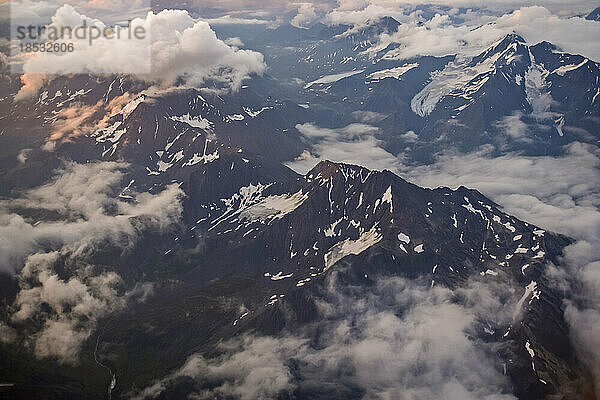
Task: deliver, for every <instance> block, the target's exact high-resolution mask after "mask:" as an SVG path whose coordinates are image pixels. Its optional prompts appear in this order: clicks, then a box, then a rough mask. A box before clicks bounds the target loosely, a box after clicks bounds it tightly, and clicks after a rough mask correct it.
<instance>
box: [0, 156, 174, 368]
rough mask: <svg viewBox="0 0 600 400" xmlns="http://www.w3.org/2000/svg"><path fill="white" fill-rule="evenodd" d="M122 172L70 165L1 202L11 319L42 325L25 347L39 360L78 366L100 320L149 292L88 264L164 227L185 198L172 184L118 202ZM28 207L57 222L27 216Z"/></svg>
mask: <svg viewBox="0 0 600 400" xmlns="http://www.w3.org/2000/svg"><path fill="white" fill-rule="evenodd" d="M125 167H126V165H125V164H122V163H115V162H100V163H90V164H85V165H82V164H74V163H70V164H67V165H66V166H65V167H64V169H62V170H61V171H59V173H58V175H57V176H56V177H55V178H54V180H53V181H52V182H50V183H48V184H46V185H43V186H40V187H38V188H35V189H32V190H29V191H28V192H26V193H25V194H24V195H23V196H22V197H20V198H17V199H11V200H5V201H3V202H2V203H1V204H0V265H2V268H3V270H4V271H3V272H5V273H6V272H9V273H14V272H16V277H17V280H18V282H19V291H18V293H17V296H16V299H15V302H14V304H13V305H12V307H11V312H10V318H11V321H13V322H16V323H19V322H22V321H26V320H29V319H30V318H35V319H36V320H38V321H42V322H44V325H43V326H42V327H41V328H40V329H39V330H36V328H35V326H36V325H35V324H33V325H27V326H28V327H26V328H25V329H26V333H27V334H26V335H25V336H24V337H25V339H26V340H25V344H26V345H28V346H30V347H31V348H32V349H33V351H34V352H35V354H36V355H37V356H39V357H47V356H53V357H57V358H58V359H59V360H60V361H62V362H69V363H74V362H76V360H77V353H78V350H79V346H80V345H81V343H82V342H83V341H84V340H85V339H86V338H87V337H88V336H89V335H90V333H91V332H92V330H93V329H94V327H95V324H96V321H97V320H98V318H100V317H102V316H104V315H106V314H107V313H110V312H112V311H115V310H119V309H122V308H123V307H125V305H126V304H127V303H128V302H129V301H131V300H134V299H136V300H143V299H145V297H146V296H147V295H148V293H149V291H150V290H151V289H152V288H151V286H150V285H149V284H139V285H138V286H136V287H134V288H133V289H131V290H130V291H126V290H125V289H126V288H125V285H124V283H123V281H122V279H121V277H120V276H119V275H118V274H117V273H116V272H114V271H111V270H107V269H106V267H102V268H101V267H98V266H95V265H93V263H92V258H93V257H92V256H93V255H94V253H95V252H96V251H97V249H98V248H99V247H103V248H106V245H110V246H113V247H114V248H116V249H121V250H124V249H127V248H128V247H130V246H132V245H134V244H135V242H136V241H137V240H138V239H139V236H140V234H143V231H144V230H145V229H147V228H153V229H155V230H164V229H166V228H168V227H169V226H171V225H173V224H175V223H176V222H177V221H178V219H179V216H180V213H181V204H180V199H181V196H182V195H183V193H182V191H181V190H180V189H179V188H178V187H177V186H169V187H168V188H166V189H165V190H164V191H162V192H160V193H158V194H155V195H152V194H149V193H134V197H135V201H134V202H125V201H121V200H119V198H118V193H119V192H118V189H119V186H120V183H121V180H122V179H123V171H122V170H123V169H124V168H125ZM32 210H33V211H35V214H37V215H44V214H48V213H49V212H52V214H54V215H55V217H53V218H52V219H51V220H49V221H43V220H40V221H36V220H35V219H33V218H30V217H24V215H28V214H29V213H30V212H31V211H32ZM19 213H21V214H19ZM58 271H63V272H68V274H67V275H68V276H67V277H61V276H62V275H60V274H59V272H58ZM19 326H21V327H22V325H19ZM7 329H8V328H3V329H2V331H0V335H1V336H3V338H2V340H4V341H6V340H10V339H11V336H10V335H9V334H11V332H12V331H10V330H7ZM12 337H13V338H14V332H12Z"/></svg>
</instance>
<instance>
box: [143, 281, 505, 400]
mask: <svg viewBox="0 0 600 400" xmlns="http://www.w3.org/2000/svg"><path fill="white" fill-rule="evenodd" d="M327 287H328V295H327V297H328V300H327V302H319V304H318V307H319V309H320V312H321V315H322V317H323V318H322V319H321V320H320V321H321V323H320V324H319V325H320V327H319V328H318V329H317V331H319V332H327V335H323V334H315V332H313V331H312V330H311V329H310V328H308V330H301V331H298V330H295V332H294V334H293V335H292V334H288V335H285V336H283V337H280V338H273V337H254V336H245V337H243V338H241V339H237V340H233V341H230V342H227V343H225V344H222V345H221V349H220V350H222V351H223V355H222V356H220V357H218V358H213V359H207V358H204V357H202V356H201V355H198V354H196V355H193V356H191V357H190V358H189V359H188V360H187V361H186V363H185V364H184V366H183V367H181V368H180V369H179V370H178V371H176V372H175V373H173V374H172V375H171V376H169V377H168V378H166V379H164V380H162V381H159V382H157V383H156V384H154V385H152V386H151V387H149V388H147V389H146V390H144V391H143V392H141V393H140V396H139V398H145V397H144V395H145V396H147V397H150V398H153V397H155V396H157V395H158V394H159V393H161V392H162V391H164V389H165V388H166V387H168V386H169V385H170V383H171V382H173V380H174V379H176V378H177V377H181V376H187V377H191V378H192V379H194V381H195V382H196V386H197V389H198V393H199V394H200V393H201V394H202V395H204V396H206V397H212V396H215V395H223V396H225V397H226V396H227V395H230V396H234V397H235V398H241V399H259V398H265V397H268V398H274V397H277V396H276V395H277V394H281V392H283V393H289V392H291V390H298V393H302V391H303V389H304V390H307V389H308V390H310V391H311V393H315V392H318V390H319V389H320V388H327V389H328V390H329V392H330V393H336V394H338V395H340V396H343V395H344V393H349V392H350V391H356V390H361V391H364V397H365V398H372V399H390V398H395V397H397V395H398V393H402V395H403V398H405V399H425V398H427V399H429V398H445V399H452V400H459V399H460V400H469V399H488V400H492V399H494V400H500V399H506V400H508V399H512V398H514V397H513V396H512V395H511V394H510V385H509V384H508V381H507V378H506V377H505V376H503V375H502V373H501V372H500V370H499V368H498V367H499V366H500V364H499V363H500V360H499V359H495V358H494V356H492V355H490V354H493V352H490V349H491V348H492V346H496V350H497V348H498V347H497V346H498V344H497V343H492V344H484V343H482V342H481V341H476V340H474V339H473V338H474V336H475V335H476V334H478V332H481V331H482V326H481V322H480V319H481V318H483V319H485V320H488V321H491V320H494V321H493V323H498V324H503V323H508V321H509V319H504V317H507V318H510V317H508V316H509V315H510V314H511V313H510V312H504V311H506V310H509V309H511V307H512V306H513V305H514V304H513V303H510V304H502V303H501V302H500V301H499V300H498V298H499V296H498V295H497V294H498V293H499V292H498V291H501V290H506V288H500V287H491V286H484V285H482V284H480V283H474V284H473V285H472V286H469V287H467V288H465V289H461V290H458V291H457V293H453V292H452V291H450V290H449V289H445V288H430V287H429V285H427V287H425V286H420V285H419V284H415V283H414V282H408V281H405V280H403V279H400V278H387V279H382V280H380V281H378V282H377V283H376V285H375V286H374V287H373V288H371V289H366V290H365V289H360V288H357V287H354V288H348V287H345V288H343V286H342V285H339V284H338V283H337V282H336V274H335V273H334V275H333V278H332V279H331V280H330V282H328V285H327ZM455 294H457V295H458V297H460V298H462V299H463V301H461V302H456V301H455V299H456V296H455ZM357 299H359V300H357ZM292 360H293V361H292ZM292 365H293V366H294V367H293V369H292V368H291V366H292ZM292 371H293V373H292ZM215 383H216V384H215ZM209 388H210V389H209ZM261 389H262V390H263V391H260V390H261Z"/></svg>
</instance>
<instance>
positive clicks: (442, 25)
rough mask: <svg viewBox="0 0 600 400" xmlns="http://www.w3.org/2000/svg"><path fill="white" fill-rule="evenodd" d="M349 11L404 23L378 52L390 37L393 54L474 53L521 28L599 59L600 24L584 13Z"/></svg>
mask: <svg viewBox="0 0 600 400" xmlns="http://www.w3.org/2000/svg"><path fill="white" fill-rule="evenodd" d="M344 13H350V14H348V15H346V16H345V17H344V18H345V19H346V21H345V22H348V23H355V24H361V23H364V22H365V21H366V19H367V18H375V17H381V16H385V15H392V16H394V17H396V19H398V20H399V21H400V22H402V24H401V25H400V27H399V28H398V31H397V32H396V33H392V34H382V35H381V37H380V42H379V43H378V44H377V45H376V46H373V47H372V48H371V49H369V50H368V51H369V52H371V53H374V52H376V51H379V50H383V49H385V48H386V47H387V46H388V45H389V44H391V43H397V44H399V46H398V48H396V49H394V50H392V51H391V52H389V53H388V55H387V57H389V58H394V59H409V58H412V57H416V56H422V55H431V56H445V55H454V54H461V55H462V56H474V55H476V54H478V53H480V52H482V51H483V50H485V49H486V48H487V47H489V46H490V45H491V44H492V43H494V42H495V41H497V40H499V39H501V38H502V37H503V36H505V35H506V34H509V33H517V34H519V35H521V36H523V37H524V38H525V40H526V41H527V42H528V43H530V44H535V43H538V42H541V41H544V40H546V41H549V42H551V43H553V44H555V45H557V46H558V47H560V48H562V49H563V50H564V51H567V52H571V53H575V54H583V55H585V56H586V57H589V58H591V59H593V60H596V61H598V60H600V43H598V42H597V41H590V40H587V38H589V37H596V36H600V24H598V23H597V22H595V21H588V20H585V19H584V18H580V17H570V18H567V17H559V16H558V15H555V14H553V13H552V12H551V11H549V10H548V9H547V8H545V7H542V6H531V7H521V8H519V9H517V10H515V11H513V12H509V13H507V14H504V15H501V16H499V17H495V16H492V15H490V14H488V13H485V12H474V11H472V10H469V11H467V12H466V13H465V14H459V15H458V16H462V17H464V19H465V21H466V22H465V23H461V24H456V23H454V22H453V21H454V19H453V18H456V17H457V15H453V16H452V18H451V17H450V16H449V15H444V14H436V15H435V16H434V17H432V18H431V19H428V20H424V19H423V17H422V13H419V12H412V11H411V10H406V11H405V10H402V9H397V10H396V11H394V12H390V11H388V10H386V9H381V8H378V6H375V5H373V4H370V5H369V6H368V7H367V8H365V9H364V10H360V11H344ZM344 18H342V17H341V16H339V15H338V14H335V13H332V14H330V15H329V16H328V19H329V20H330V21H331V22H332V23H333V22H335V23H341V22H344Z"/></svg>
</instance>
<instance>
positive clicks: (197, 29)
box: [20, 5, 265, 96]
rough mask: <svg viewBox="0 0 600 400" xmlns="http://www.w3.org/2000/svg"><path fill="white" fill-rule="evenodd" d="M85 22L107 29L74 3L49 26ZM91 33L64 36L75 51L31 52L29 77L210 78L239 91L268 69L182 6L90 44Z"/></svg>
mask: <svg viewBox="0 0 600 400" xmlns="http://www.w3.org/2000/svg"><path fill="white" fill-rule="evenodd" d="M84 21H85V22H86V24H87V25H88V26H89V27H93V28H94V29H99V30H104V29H105V28H106V27H107V25H106V24H105V23H104V22H102V21H100V20H98V19H93V18H89V17H87V16H85V15H82V14H79V13H78V12H77V11H76V10H75V8H73V7H72V6H70V5H64V6H63V7H61V8H59V9H58V10H57V11H56V13H55V14H54V15H53V17H52V24H51V25H50V27H56V28H57V29H60V28H62V27H71V28H75V27H77V26H81V25H82V24H83V23H84ZM119 31H120V32H121V33H120V38H117V37H116V35H117V33H116V32H119ZM47 32H51V30H48V31H47ZM136 32H138V33H139V34H137V37H136ZM89 37H90V35H89V34H88V36H87V38H85V39H77V38H75V37H73V38H71V39H68V40H66V39H65V40H64V41H65V42H73V43H74V51H73V52H65V53H62V54H54V53H47V52H44V53H35V54H33V55H31V56H30V57H28V58H27V59H26V60H25V61H24V64H23V70H24V71H25V73H26V75H25V76H26V77H29V76H31V74H35V73H38V74H69V73H90V74H116V73H123V74H131V75H134V76H136V77H137V78H139V79H144V80H147V81H151V82H156V83H159V84H162V85H164V86H170V85H174V84H177V83H181V82H184V83H185V84H187V85H190V86H199V85H202V84H203V83H205V82H206V81H207V80H211V81H216V82H220V83H222V84H223V85H225V86H228V87H230V88H233V89H237V88H238V87H239V86H240V84H241V82H242V81H243V80H244V79H246V78H248V77H249V76H250V75H251V74H262V73H263V72H264V70H265V64H264V61H263V56H262V54H260V53H257V52H254V51H250V50H240V49H238V48H237V47H231V46H229V45H227V44H226V43H225V42H223V41H222V40H220V39H218V38H217V36H216V34H215V32H214V31H213V30H212V29H211V28H210V25H209V24H208V23H206V22H204V21H197V20H195V19H193V18H192V17H191V16H190V15H189V14H188V12H187V11H183V10H163V11H161V12H159V13H157V14H155V13H153V12H149V13H148V14H147V15H146V16H145V17H144V18H135V19H133V20H132V21H131V24H130V26H129V27H127V28H120V30H115V32H113V36H112V38H107V37H103V36H102V37H100V38H98V39H95V40H94V41H93V42H91V43H90V41H89ZM61 40H62V39H61ZM26 79H27V78H26ZM37 82H38V81H36V83H37ZM37 87H39V85H37ZM34 89H36V86H34V85H30V86H29V87H26V88H25V89H24V90H23V93H25V92H27V93H31V92H32V91H33V92H35V91H34ZM20 96H24V94H21V95H20Z"/></svg>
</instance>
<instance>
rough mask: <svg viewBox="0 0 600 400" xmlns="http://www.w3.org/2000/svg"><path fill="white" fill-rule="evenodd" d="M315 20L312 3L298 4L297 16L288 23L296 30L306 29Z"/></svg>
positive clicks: (315, 15) (315, 14)
mask: <svg viewBox="0 0 600 400" xmlns="http://www.w3.org/2000/svg"><path fill="white" fill-rule="evenodd" d="M316 18H317V13H316V12H315V6H314V5H313V4H312V3H300V5H299V6H298V14H296V16H295V17H294V18H292V20H291V21H290V23H291V24H292V25H293V26H296V27H298V28H306V27H308V26H309V25H310V23H311V22H313V21H314V20H315V19H316Z"/></svg>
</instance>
